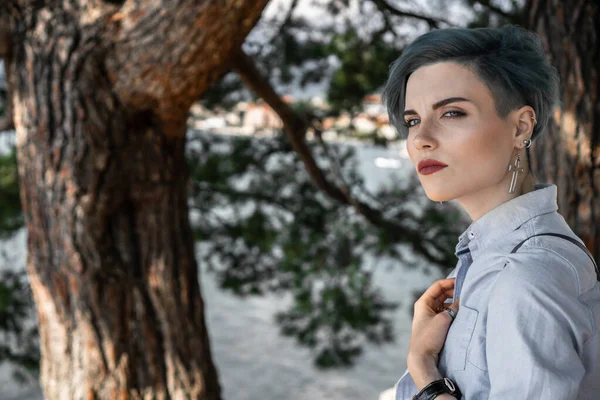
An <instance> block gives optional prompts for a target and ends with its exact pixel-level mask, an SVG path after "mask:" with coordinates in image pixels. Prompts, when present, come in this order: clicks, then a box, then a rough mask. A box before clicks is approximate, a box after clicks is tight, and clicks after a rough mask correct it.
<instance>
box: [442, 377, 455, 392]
mask: <svg viewBox="0 0 600 400" xmlns="http://www.w3.org/2000/svg"><path fill="white" fill-rule="evenodd" d="M444 383H445V384H446V386H447V387H448V389H450V393H454V391H455V390H456V387H455V386H454V383H452V381H451V380H450V379H448V378H444Z"/></svg>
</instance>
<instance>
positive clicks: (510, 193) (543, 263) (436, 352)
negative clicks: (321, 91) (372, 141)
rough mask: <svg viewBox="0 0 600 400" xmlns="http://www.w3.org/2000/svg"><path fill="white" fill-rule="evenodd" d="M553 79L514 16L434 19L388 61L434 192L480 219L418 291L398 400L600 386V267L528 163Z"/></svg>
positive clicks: (578, 394) (406, 131)
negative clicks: (484, 21) (494, 24)
mask: <svg viewBox="0 0 600 400" xmlns="http://www.w3.org/2000/svg"><path fill="white" fill-rule="evenodd" d="M558 92H559V79H558V75H557V73H556V70H555V69H554V68H553V67H552V66H551V65H550V63H549V61H548V59H547V58H546V56H545V55H544V52H543V49H542V46H541V43H540V40H539V38H538V37H537V35H535V34H533V33H530V32H527V31H525V30H523V29H520V28H517V27H514V26H508V27H503V28H495V29H489V28H486V29H444V30H436V31H432V32H429V33H427V34H425V35H423V36H421V37H419V38H418V39H416V40H415V41H414V42H413V43H412V44H410V45H409V46H408V47H407V48H406V49H405V50H404V51H403V53H402V55H401V56H400V58H398V60H396V61H395V62H394V63H393V64H392V66H391V69H390V75H389V79H388V82H387V85H386V88H385V92H384V99H385V103H386V106H387V109H388V113H389V115H390V121H392V123H393V124H394V125H395V126H396V128H397V129H398V131H399V132H400V133H401V134H402V135H404V136H405V137H406V139H407V141H406V145H407V149H408V154H409V155H410V158H411V160H412V162H413V163H414V165H415V168H416V170H417V173H418V176H419V179H420V181H421V184H422V185H423V188H424V190H425V193H426V194H427V197H428V198H429V199H431V200H433V201H440V202H443V201H448V200H453V199H454V200H456V201H457V203H458V204H459V205H460V206H461V207H462V208H464V210H465V211H466V212H467V213H468V214H469V216H470V217H471V219H472V220H473V222H472V223H471V225H470V226H469V227H468V228H467V230H466V231H465V232H464V233H463V234H462V235H460V237H459V240H458V244H457V246H456V255H457V257H458V258H459V263H458V265H457V267H456V268H455V269H454V271H453V272H452V273H451V274H450V276H449V277H448V278H447V279H444V280H440V281H438V282H436V283H434V284H433V285H432V286H431V287H430V288H429V289H428V290H427V291H426V292H425V294H424V295H423V296H422V297H421V298H420V299H419V300H418V301H417V302H416V303H415V315H414V320H413V327H412V334H411V340H410V346H409V354H408V357H407V364H408V369H407V371H406V373H405V374H404V375H403V376H402V377H401V378H400V380H399V381H398V383H397V384H396V399H397V400H401V399H411V398H413V396H415V395H417V393H419V395H418V396H416V398H417V399H429V398H436V399H454V398H460V394H461V393H462V397H463V398H465V399H468V400H475V399H502V400H515V399H600V333H598V330H599V329H600V284H599V283H598V278H599V275H598V271H597V266H596V265H595V262H594V260H593V258H591V255H589V252H587V250H586V249H585V246H583V244H582V241H581V240H580V239H579V238H578V237H577V236H576V235H575V234H574V233H573V232H572V230H571V229H570V228H569V226H568V225H567V224H566V222H565V220H564V219H563V217H562V216H561V215H560V214H559V213H558V212H557V209H558V207H557V203H556V194H557V188H556V186H555V185H553V184H534V181H533V176H532V173H531V171H530V161H529V147H530V145H531V143H532V142H533V141H535V140H536V139H537V138H538V137H540V135H541V134H542V133H543V131H544V128H545V126H546V125H547V123H548V121H549V119H550V118H551V116H552V112H553V108H554V107H555V106H556V105H558V103H559V101H558ZM548 233H549V234H551V235H548ZM519 245H520V246H519ZM513 250H514V251H513ZM443 378H446V379H445V380H444V379H443ZM453 386H455V387H457V389H458V390H456V389H454V390H453ZM450 393H454V395H452V394H450ZM436 396H437V397H436Z"/></svg>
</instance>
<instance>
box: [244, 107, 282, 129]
mask: <svg viewBox="0 0 600 400" xmlns="http://www.w3.org/2000/svg"><path fill="white" fill-rule="evenodd" d="M242 126H243V127H245V128H253V129H265V128H267V129H280V128H282V127H283V122H282V121H281V118H279V115H277V113H276V112H275V111H273V109H272V108H271V107H269V105H267V104H264V103H263V104H254V103H250V104H248V105H247V107H246V110H245V112H244V116H243V119H242Z"/></svg>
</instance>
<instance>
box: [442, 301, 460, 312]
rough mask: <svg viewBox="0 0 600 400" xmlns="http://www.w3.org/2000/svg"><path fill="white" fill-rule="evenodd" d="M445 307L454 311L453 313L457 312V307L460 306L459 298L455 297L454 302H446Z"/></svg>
mask: <svg viewBox="0 0 600 400" xmlns="http://www.w3.org/2000/svg"><path fill="white" fill-rule="evenodd" d="M445 308H449V309H451V310H452V311H454V312H455V313H457V312H458V309H459V308H460V298H458V297H457V298H456V301H455V302H454V303H452V304H448V307H445Z"/></svg>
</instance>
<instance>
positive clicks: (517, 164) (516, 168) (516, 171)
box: [508, 150, 524, 193]
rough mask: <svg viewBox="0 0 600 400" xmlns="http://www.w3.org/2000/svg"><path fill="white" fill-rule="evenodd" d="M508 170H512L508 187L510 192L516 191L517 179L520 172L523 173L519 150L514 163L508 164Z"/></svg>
mask: <svg viewBox="0 0 600 400" xmlns="http://www.w3.org/2000/svg"><path fill="white" fill-rule="evenodd" d="M508 171H509V172H512V173H513V175H512V179H511V181H510V187H509V188H508V193H514V192H515V186H517V179H518V176H519V174H520V173H523V171H524V170H523V168H521V154H520V153H519V151H518V150H517V159H516V160H515V163H514V165H509V166H508Z"/></svg>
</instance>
